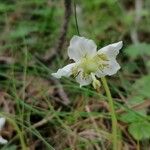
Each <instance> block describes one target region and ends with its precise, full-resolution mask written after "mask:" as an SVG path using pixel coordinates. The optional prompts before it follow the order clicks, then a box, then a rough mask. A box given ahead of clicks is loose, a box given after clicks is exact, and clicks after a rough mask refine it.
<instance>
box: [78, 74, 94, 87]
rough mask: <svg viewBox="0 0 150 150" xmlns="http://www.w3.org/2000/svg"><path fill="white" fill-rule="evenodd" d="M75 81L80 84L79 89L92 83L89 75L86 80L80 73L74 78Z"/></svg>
mask: <svg viewBox="0 0 150 150" xmlns="http://www.w3.org/2000/svg"><path fill="white" fill-rule="evenodd" d="M76 81H77V82H78V83H79V84H80V87H82V86H86V85H89V84H90V83H91V82H92V77H91V75H89V76H88V77H87V78H83V76H82V72H80V73H79V75H78V76H77V77H76Z"/></svg>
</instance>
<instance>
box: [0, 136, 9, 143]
mask: <svg viewBox="0 0 150 150" xmlns="http://www.w3.org/2000/svg"><path fill="white" fill-rule="evenodd" d="M7 142H8V141H7V140H5V139H4V138H3V137H2V136H0V144H6V143H7Z"/></svg>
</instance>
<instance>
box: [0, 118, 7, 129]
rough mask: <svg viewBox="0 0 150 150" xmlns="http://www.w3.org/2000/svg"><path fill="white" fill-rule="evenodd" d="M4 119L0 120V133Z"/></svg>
mask: <svg viewBox="0 0 150 150" xmlns="http://www.w3.org/2000/svg"><path fill="white" fill-rule="evenodd" d="M5 121H6V119H5V118H3V117H2V118H0V131H1V130H2V128H3V126H4V124H5Z"/></svg>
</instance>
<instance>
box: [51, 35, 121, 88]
mask: <svg viewBox="0 0 150 150" xmlns="http://www.w3.org/2000/svg"><path fill="white" fill-rule="evenodd" d="M122 45H123V44H122V41H120V42H117V43H114V44H110V45H108V46H105V47H103V48H102V49H100V50H98V51H97V46H96V44H95V43H94V41H93V40H89V39H86V38H84V37H79V36H73V37H72V39H71V41H70V45H69V48H68V56H69V58H70V59H73V60H74V61H75V62H74V63H71V64H69V65H67V66H65V67H63V68H61V69H58V71H57V72H56V73H52V75H53V76H54V77H56V78H61V77H62V76H65V77H69V76H71V75H73V76H74V77H75V78H76V81H77V82H78V83H79V84H80V86H84V85H88V84H90V83H91V82H92V84H93V86H95V87H96V86H100V83H98V82H99V81H98V80H97V79H96V77H98V78H100V77H104V76H106V75H109V76H110V75H113V74H115V73H116V72H117V71H118V70H119V69H120V65H119V64H118V63H117V61H116V56H117V55H118V54H119V50H120V49H121V48H122ZM95 87H94V88H95Z"/></svg>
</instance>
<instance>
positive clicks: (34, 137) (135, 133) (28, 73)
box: [0, 0, 150, 150]
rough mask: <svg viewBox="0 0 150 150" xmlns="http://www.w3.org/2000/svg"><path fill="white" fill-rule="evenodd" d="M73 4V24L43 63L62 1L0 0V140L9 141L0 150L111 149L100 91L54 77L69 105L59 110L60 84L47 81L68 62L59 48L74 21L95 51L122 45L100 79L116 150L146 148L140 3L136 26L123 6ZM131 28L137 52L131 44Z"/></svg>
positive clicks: (149, 128)
mask: <svg viewBox="0 0 150 150" xmlns="http://www.w3.org/2000/svg"><path fill="white" fill-rule="evenodd" d="M75 3H76V15H77V16H76V17H77V20H76V21H78V22H75V18H74V17H75V16H74V15H75V14H74V11H73V12H72V15H71V20H70V22H69V28H68V31H67V38H66V42H65V43H64V46H63V49H61V51H60V55H58V56H57V57H56V58H55V59H53V60H52V62H51V64H50V65H49V64H48V63H47V62H46V61H45V60H46V58H47V56H48V55H49V54H51V52H53V50H54V49H55V46H56V44H57V41H58V37H59V35H60V28H61V25H62V24H63V17H64V5H63V1H46V0H42V1H40V0H30V1H19V0H14V1H9V0H5V1H2V2H1V1H0V14H1V15H0V31H1V36H0V116H4V117H6V118H7V123H6V126H5V127H4V129H3V130H2V133H0V134H2V135H3V137H5V138H6V139H8V141H9V142H8V144H6V145H0V149H2V150H17V149H22V150H26V149H42V150H53V149H56V150H75V149H77V150H94V149H96V150H99V149H102V150H111V148H112V134H111V115H110V112H109V105H108V100H107V97H106V95H105V91H104V89H103V87H101V88H100V92H99V93H97V92H96V91H95V90H94V89H93V87H92V86H87V87H82V88H80V87H79V85H78V84H77V83H76V82H75V80H74V79H73V78H62V79H61V80H60V83H61V87H62V89H63V90H64V91H65V94H67V96H68V99H69V102H70V103H69V104H68V105H65V104H64V103H63V101H64V99H63V97H62V95H61V94H60V93H59V92H58V90H59V88H60V85H58V84H56V83H55V82H54V81H53V80H52V79H51V73H52V72H55V71H56V70H57V69H58V68H60V67H62V66H64V65H65V64H67V63H68V62H69V60H68V57H67V45H68V44H69V40H70V38H71V37H72V36H73V35H75V34H77V25H76V23H78V28H79V31H80V34H81V35H82V36H86V37H87V38H91V39H93V40H95V41H96V43H97V45H98V47H99V48H100V47H103V46H105V45H107V44H109V43H112V42H116V41H119V40H123V41H124V48H123V49H122V51H121V53H120V54H119V56H118V61H119V62H120V64H121V66H122V69H121V70H120V71H119V72H118V73H117V74H116V75H115V76H112V77H108V83H109V86H110V87H109V88H110V91H111V95H112V97H113V100H114V105H115V110H116V115H117V122H118V125H117V126H118V135H116V136H117V137H118V150H121V149H125V148H128V149H141V150H142V149H143V150H148V149H149V147H150V143H149V138H150V116H149V106H150V104H149V98H150V94H149V89H150V84H149V83H150V74H149V64H150V61H149V56H150V53H149V44H148V43H149V41H150V37H149V29H148V24H149V19H148V18H149V13H148V8H147V3H148V0H145V1H144V2H143V10H142V12H141V15H142V18H141V20H140V23H137V24H136V23H135V16H136V11H135V3H134V2H132V1H130V0H126V1H125V0H121V1H112V0H108V1H104V0H101V1H98V0H93V1H90V0H87V1H75ZM135 26H136V29H137V32H138V39H139V46H138V47H137V45H136V44H135V43H134V42H133V41H132V38H131V29H132V28H134V27H135ZM139 48H140V49H139ZM141 51H142V52H141ZM43 60H44V61H43ZM133 127H134V129H133ZM131 129H132V130H131Z"/></svg>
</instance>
